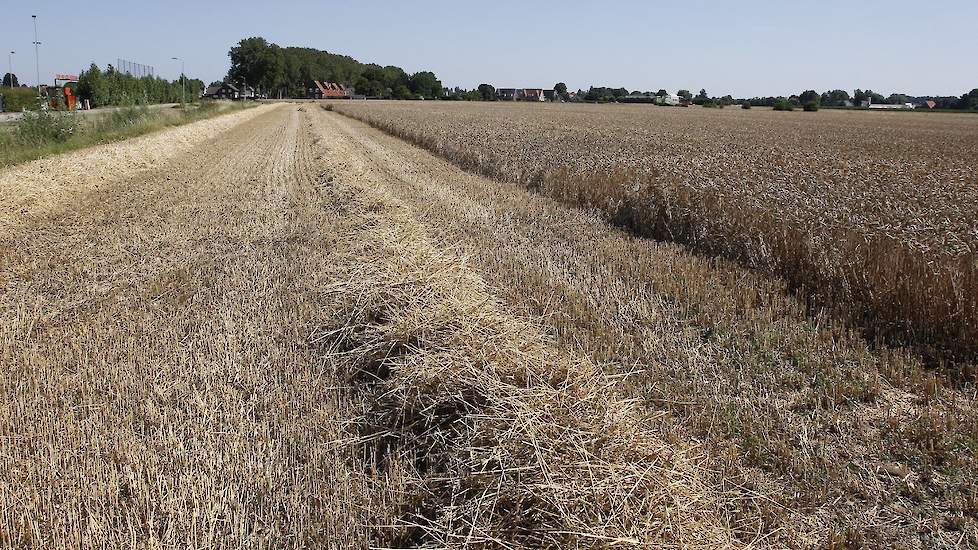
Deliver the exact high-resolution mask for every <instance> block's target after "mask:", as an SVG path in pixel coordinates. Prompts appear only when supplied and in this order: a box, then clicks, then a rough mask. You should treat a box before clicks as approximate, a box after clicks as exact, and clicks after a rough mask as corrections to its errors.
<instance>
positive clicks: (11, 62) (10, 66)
mask: <svg viewBox="0 0 978 550" xmlns="http://www.w3.org/2000/svg"><path fill="white" fill-rule="evenodd" d="M15 53H17V52H15V51H13V50H11V51H10V53H8V54H7V73H9V74H10V87H11V88H13V87H14V54H15Z"/></svg>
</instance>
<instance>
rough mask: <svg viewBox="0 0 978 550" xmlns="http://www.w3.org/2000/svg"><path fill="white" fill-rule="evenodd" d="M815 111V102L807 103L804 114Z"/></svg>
mask: <svg viewBox="0 0 978 550" xmlns="http://www.w3.org/2000/svg"><path fill="white" fill-rule="evenodd" d="M817 110H818V102H817V101H809V102H808V103H806V104H805V112H809V113H813V112H815V111H817Z"/></svg>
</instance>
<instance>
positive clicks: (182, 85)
mask: <svg viewBox="0 0 978 550" xmlns="http://www.w3.org/2000/svg"><path fill="white" fill-rule="evenodd" d="M170 59H172V60H174V61H179V62H180V104H181V105H184V106H186V104H187V99H186V95H187V84H186V82H187V77H186V76H184V74H183V73H184V70H183V67H184V64H183V58H182V57H171V58H170Z"/></svg>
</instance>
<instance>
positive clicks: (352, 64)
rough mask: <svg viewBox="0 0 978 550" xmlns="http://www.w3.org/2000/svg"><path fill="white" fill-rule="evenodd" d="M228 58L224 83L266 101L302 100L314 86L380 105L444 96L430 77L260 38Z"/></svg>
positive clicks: (427, 73)
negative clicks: (340, 87) (346, 90)
mask: <svg viewBox="0 0 978 550" xmlns="http://www.w3.org/2000/svg"><path fill="white" fill-rule="evenodd" d="M228 56H229V57H230V58H231V68H230V69H229V70H228V75H227V78H228V81H229V82H231V83H234V84H240V85H247V86H252V87H254V88H256V89H258V90H259V91H260V92H262V93H265V94H268V95H269V97H306V96H307V95H308V91H309V90H311V89H312V88H313V81H315V80H319V81H321V82H337V83H340V84H344V85H346V86H352V87H353V88H354V89H355V90H356V93H358V94H362V95H365V96H368V97H377V98H384V99H417V98H427V99H435V98H440V97H442V95H443V91H442V83H441V81H440V80H438V77H436V76H435V74H434V73H432V72H431V71H420V72H417V73H414V74H408V73H407V72H406V71H405V70H404V69H402V68H400V67H395V66H393V65H388V66H380V65H377V64H373V63H361V62H359V61H357V60H356V59H353V58H352V57H350V56H346V55H340V54H334V53H330V52H327V51H322V50H317V49H314V48H299V47H284V48H283V47H281V46H279V45H277V44H274V43H269V42H268V41H267V40H265V39H264V38H261V37H252V38H245V39H244V40H241V41H239V42H238V44H237V45H235V46H234V47H232V48H231V51H229V52H228Z"/></svg>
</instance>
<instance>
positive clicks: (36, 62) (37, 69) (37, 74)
mask: <svg viewBox="0 0 978 550" xmlns="http://www.w3.org/2000/svg"><path fill="white" fill-rule="evenodd" d="M31 19H33V20H34V71H35V75H34V76H35V77H36V78H37V97H41V62H40V61H39V60H38V56H39V54H38V50H39V47H40V45H41V43H40V42H38V41H37V16H36V15H32V16H31Z"/></svg>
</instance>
